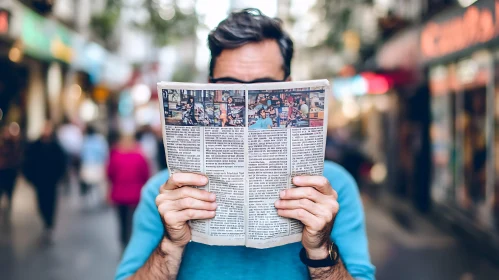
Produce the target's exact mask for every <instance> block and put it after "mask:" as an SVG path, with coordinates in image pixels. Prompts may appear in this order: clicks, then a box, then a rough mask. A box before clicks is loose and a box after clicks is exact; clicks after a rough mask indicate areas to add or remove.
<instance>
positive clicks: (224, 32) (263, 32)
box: [208, 8, 293, 78]
mask: <svg viewBox="0 0 499 280" xmlns="http://www.w3.org/2000/svg"><path fill="white" fill-rule="evenodd" d="M266 39H274V40H276V42H277V44H278V45H279V49H280V50H281V55H282V60H283V65H282V69H283V70H284V75H285V78H287V77H289V75H290V74H291V59H292V58H293V41H291V38H290V37H289V35H288V34H287V33H286V32H285V31H284V30H283V29H282V21H281V20H280V19H277V18H271V17H268V16H266V15H264V14H263V13H262V12H261V11H260V10H258V9H254V8H248V9H244V10H242V11H239V12H232V13H231V14H230V15H229V17H228V18H226V19H224V20H223V21H222V22H220V24H219V25H218V26H217V27H216V28H215V29H213V30H212V31H211V32H210V35H208V47H209V48H210V52H211V61H210V76H211V77H213V69H214V68H215V62H216V59H217V57H218V56H219V55H220V54H221V53H222V51H223V50H225V49H236V48H238V47H241V46H243V45H246V44H248V43H251V42H261V41H264V40H266Z"/></svg>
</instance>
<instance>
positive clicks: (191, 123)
mask: <svg viewBox="0 0 499 280" xmlns="http://www.w3.org/2000/svg"><path fill="white" fill-rule="evenodd" d="M329 94H330V86H329V83H328V81H327V80H316V81H303V82H279V83H265V84H194V83H170V82H160V83H158V97H159V100H160V106H161V110H162V112H163V117H162V124H163V141H164V146H165V153H166V160H167V164H168V167H169V172H170V173H176V172H192V173H198V174H203V175H206V176H207V177H208V180H209V182H208V184H207V185H206V186H204V187H202V189H204V190H207V191H209V192H213V193H215V194H216V196H217V205H218V208H217V210H216V216H215V217H214V218H213V219H209V220H193V221H190V226H191V231H192V240H193V241H195V242H200V243H204V244H208V245H234V246H247V247H253V248H269V247H275V246H281V245H285V244H288V243H293V242H299V241H301V234H302V230H303V225H302V224H301V223H300V222H299V221H297V220H293V219H288V218H282V217H280V216H278V215H277V210H276V208H275V207H274V202H275V201H276V200H278V199H279V192H280V191H281V190H284V189H288V188H292V187H293V184H292V183H291V179H292V178H293V177H294V176H297V175H322V173H323V167H324V150H325V142H326V141H325V140H326V129H327V123H326V122H327V97H328V95H329Z"/></svg>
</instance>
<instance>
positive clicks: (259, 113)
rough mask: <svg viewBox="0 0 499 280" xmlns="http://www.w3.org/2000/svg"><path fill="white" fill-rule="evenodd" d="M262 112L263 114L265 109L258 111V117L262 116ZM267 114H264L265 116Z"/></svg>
mask: <svg viewBox="0 0 499 280" xmlns="http://www.w3.org/2000/svg"><path fill="white" fill-rule="evenodd" d="M262 111H263V112H265V109H263V108H261V109H260V110H258V116H259V117H260V115H261V114H262ZM266 113H267V112H265V114H266Z"/></svg>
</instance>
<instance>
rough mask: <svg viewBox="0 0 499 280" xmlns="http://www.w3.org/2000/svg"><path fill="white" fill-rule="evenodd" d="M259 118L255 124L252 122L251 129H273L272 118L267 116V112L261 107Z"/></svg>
mask: <svg viewBox="0 0 499 280" xmlns="http://www.w3.org/2000/svg"><path fill="white" fill-rule="evenodd" d="M258 116H260V118H258V120H256V122H255V123H254V124H252V125H251V126H250V127H249V129H271V128H272V120H271V119H270V118H267V112H265V109H263V108H262V109H260V110H259V111H258Z"/></svg>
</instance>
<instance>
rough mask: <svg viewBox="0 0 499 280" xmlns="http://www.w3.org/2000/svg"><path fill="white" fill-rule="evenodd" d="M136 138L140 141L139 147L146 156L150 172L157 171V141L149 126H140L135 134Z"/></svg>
mask: <svg viewBox="0 0 499 280" xmlns="http://www.w3.org/2000/svg"><path fill="white" fill-rule="evenodd" d="M136 139H137V140H138V141H139V143H140V147H141V149H142V151H143V153H144V156H145V157H146V158H147V162H148V164H149V168H150V172H151V174H155V173H156V172H158V164H157V162H158V159H157V157H158V141H157V139H156V135H155V134H154V132H153V130H152V128H151V127H150V126H144V127H142V128H141V131H140V133H138V134H137V137H136Z"/></svg>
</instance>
